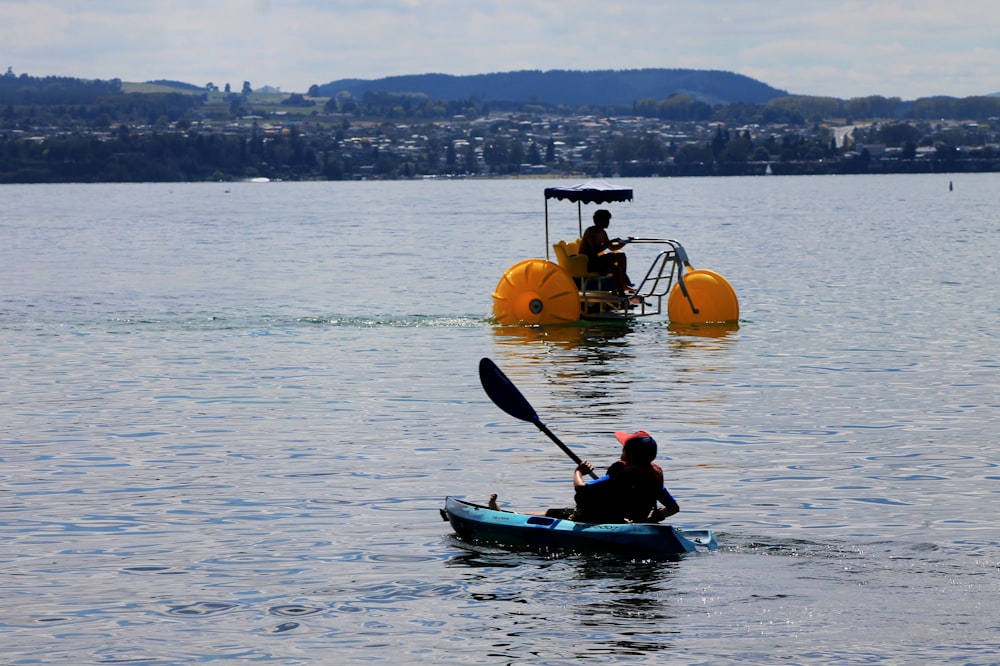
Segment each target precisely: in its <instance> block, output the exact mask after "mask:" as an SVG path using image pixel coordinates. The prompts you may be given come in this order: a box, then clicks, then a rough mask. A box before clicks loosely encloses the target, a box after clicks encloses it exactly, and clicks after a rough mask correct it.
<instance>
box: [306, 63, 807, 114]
mask: <svg viewBox="0 0 1000 666" xmlns="http://www.w3.org/2000/svg"><path fill="white" fill-rule="evenodd" d="M343 91H347V92H349V93H351V94H352V95H353V96H354V97H357V98H361V97H363V96H364V94H365V93H366V92H394V93H417V94H419V93H423V94H425V95H427V96H428V97H430V98H431V99H443V100H464V99H473V98H475V99H482V100H485V101H497V102H519V103H523V102H539V103H547V104H555V105H566V106H574V107H578V106H587V105H591V104H593V105H599V106H631V105H632V104H633V103H634V102H636V101H639V100H642V99H654V100H657V101H659V100H663V99H666V98H667V97H670V96H671V95H674V94H677V93H682V94H687V95H689V96H690V97H692V98H693V99H695V100H698V101H701V102H706V103H708V104H731V103H734V102H743V103H754V104H763V103H765V102H767V101H769V100H771V99H774V98H775V97H784V96H786V95H788V93H787V92H786V91H784V90H779V89H777V88H772V87H771V86H769V85H767V84H765V83H761V82H760V81H757V80H755V79H751V78H750V77H748V76H743V75H742V74H735V73H733V72H723V71H716V70H699V69H625V70H597V71H569V70H549V71H545V72H543V71H539V70H523V71H517V72H501V73H493V74H472V75H468V76H452V75H450V74H413V75H408V76H389V77H385V78H381V79H374V80H365V79H341V80H338V81H331V82H330V83H326V84H323V85H320V86H317V90H316V91H315V92H316V93H317V94H318V96H321V97H333V96H335V95H337V94H338V93H340V92H343Z"/></svg>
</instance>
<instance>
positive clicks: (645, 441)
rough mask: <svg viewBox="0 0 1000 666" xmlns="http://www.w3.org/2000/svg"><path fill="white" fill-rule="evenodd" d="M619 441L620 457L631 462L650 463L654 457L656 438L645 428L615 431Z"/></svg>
mask: <svg viewBox="0 0 1000 666" xmlns="http://www.w3.org/2000/svg"><path fill="white" fill-rule="evenodd" d="M615 439H617V440H618V441H619V442H621V445H622V459H623V460H625V461H626V462H631V463H651V462H653V460H654V459H655V458H656V440H655V439H653V438H652V436H651V435H650V434H649V433H648V432H646V431H645V430H637V431H635V432H616V433H615Z"/></svg>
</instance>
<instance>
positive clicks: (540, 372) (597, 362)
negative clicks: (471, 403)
mask: <svg viewBox="0 0 1000 666" xmlns="http://www.w3.org/2000/svg"><path fill="white" fill-rule="evenodd" d="M738 328H739V327H738V325H735V324H733V325H705V324H702V325H687V326H668V325H666V324H664V323H646V322H643V323H640V322H613V323H596V322H588V323H577V324H572V325H561V326H495V327H494V328H493V335H494V340H495V342H496V353H495V358H494V360H495V361H496V362H497V364H498V365H499V366H500V367H501V368H502V369H503V370H504V372H506V373H508V374H509V376H510V377H511V379H512V380H513V381H514V383H515V384H518V385H520V386H522V387H523V388H524V389H525V390H527V391H528V393H529V394H531V395H532V396H533V397H535V398H536V399H538V400H540V401H541V404H540V405H539V407H540V408H541V409H542V410H543V411H545V412H547V413H557V412H558V413H560V414H561V417H563V418H566V417H568V416H570V414H567V413H566V409H567V405H568V404H573V403H575V404H577V405H579V406H581V407H583V406H585V408H586V412H587V418H588V419H599V420H600V419H611V420H615V419H619V418H621V417H622V416H623V415H624V414H626V413H627V412H628V406H629V405H631V404H632V403H633V401H634V399H635V396H634V394H633V392H632V391H631V385H632V383H633V382H634V381H636V377H640V376H645V375H648V374H649V373H650V372H653V373H655V374H657V375H658V376H661V380H660V381H666V382H670V381H684V379H682V378H679V377H674V378H673V379H670V378H669V377H668V376H665V375H663V374H662V373H661V372H660V371H659V370H656V369H651V368H647V369H643V370H642V372H641V373H640V374H639V375H636V374H635V373H633V372H632V370H635V368H634V365H635V362H636V360H637V359H638V358H642V354H640V347H642V346H643V345H658V346H660V347H661V348H662V349H663V357H662V358H663V360H664V361H665V362H667V361H668V359H670V358H682V357H689V356H691V354H696V355H698V356H699V357H702V358H703V359H707V358H711V359H713V360H712V361H711V362H712V363H719V362H721V360H720V359H722V358H725V357H726V356H727V354H726V352H725V350H726V349H727V348H728V347H729V346H730V344H731V343H732V342H734V341H735V340H737V339H738V335H737V333H736V332H737V330H738ZM540 380H542V381H540ZM532 384H535V386H533V385H532ZM546 402H547V403H548V405H546ZM574 411H576V410H574ZM581 427H582V426H581Z"/></svg>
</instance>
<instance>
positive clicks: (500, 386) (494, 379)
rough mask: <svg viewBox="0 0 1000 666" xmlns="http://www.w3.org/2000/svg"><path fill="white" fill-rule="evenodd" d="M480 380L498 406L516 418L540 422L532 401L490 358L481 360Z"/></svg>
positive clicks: (487, 393)
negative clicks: (529, 400)
mask: <svg viewBox="0 0 1000 666" xmlns="http://www.w3.org/2000/svg"><path fill="white" fill-rule="evenodd" d="M479 381H480V382H482V384H483V389H484V390H485V391H486V395H488V396H490V400H492V401H493V404H495V405H496V406H497V407H499V408H500V409H502V410H503V411H505V412H507V413H508V414H510V415H511V416H513V417H514V418H515V419H521V420H522V421H528V422H529V423H535V424H538V423H539V422H540V421H539V419H538V414H537V413H536V412H535V408H534V407H532V406H531V403H529V402H528V400H527V399H526V398H525V397H524V396H523V395H522V394H521V391H519V390H518V388H517V387H516V386H514V383H513V382H511V381H510V380H509V379H507V375H505V374H503V370H501V369H500V368H498V367H497V364H496V363H494V362H493V361H491V360H490V359H488V358H485V357H483V358H482V359H480V361H479Z"/></svg>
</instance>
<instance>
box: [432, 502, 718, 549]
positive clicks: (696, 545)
mask: <svg viewBox="0 0 1000 666" xmlns="http://www.w3.org/2000/svg"><path fill="white" fill-rule="evenodd" d="M441 517H442V518H443V519H444V520H447V521H448V522H449V523H451V526H452V528H453V529H454V530H455V532H456V533H457V534H458V535H459V536H460V537H462V538H463V539H469V540H474V541H495V542H500V543H505V544H513V545H520V546H526V547H529V548H544V549H550V548H558V549H568V550H586V551H604V552H627V553H652V554H668V555H681V554H684V553H692V552H695V551H696V550H698V549H703V550H715V549H716V548H718V547H719V545H718V543H717V542H716V540H715V535H714V534H713V533H712V532H711V530H679V529H675V528H674V527H671V526H670V525H661V524H656V523H620V524H619V523H577V522H573V521H571V520H562V519H559V518H549V517H547V516H534V515H530V514H525V513H514V512H512V511H498V510H496V509H490V508H489V507H487V506H483V505H480V504H475V503H472V502H467V501H465V500H460V499H457V498H454V497H446V498H445V506H444V508H443V509H441Z"/></svg>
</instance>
